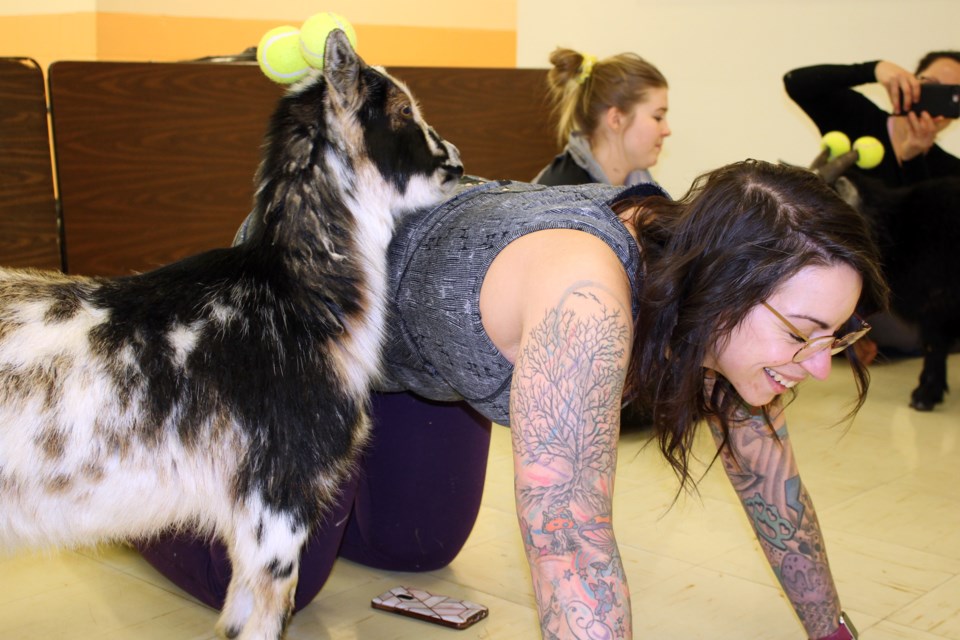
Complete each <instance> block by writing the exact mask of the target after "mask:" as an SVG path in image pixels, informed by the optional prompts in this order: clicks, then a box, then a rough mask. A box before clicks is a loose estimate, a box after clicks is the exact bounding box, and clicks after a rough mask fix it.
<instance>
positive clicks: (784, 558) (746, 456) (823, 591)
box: [711, 412, 840, 638]
mask: <svg viewBox="0 0 960 640" xmlns="http://www.w3.org/2000/svg"><path fill="white" fill-rule="evenodd" d="M778 422H780V423H782V419H780V420H778ZM711 429H712V430H713V434H714V437H715V438H717V439H718V442H719V438H721V437H722V436H721V434H720V431H719V428H718V427H717V425H716V424H713V423H711ZM720 458H721V462H722V464H723V466H724V469H725V470H726V471H727V475H728V476H729V478H730V481H731V483H732V484H733V487H734V489H735V490H736V491H737V493H738V495H739V496H740V500H741V502H742V503H743V506H744V509H745V510H746V512H747V517H748V518H749V519H750V522H751V524H752V525H753V528H754V531H755V532H756V534H757V539H758V540H759V542H760V546H761V547H762V548H763V551H764V553H765V554H766V556H767V560H768V561H769V562H770V566H771V567H772V568H773V570H774V572H775V573H776V575H777V578H778V579H779V580H780V584H781V585H782V587H783V590H784V593H785V594H786V596H787V598H789V600H790V602H791V603H792V604H793V607H794V610H795V611H796V613H797V615H798V617H799V618H800V621H801V623H802V624H803V626H804V628H805V629H806V630H807V633H808V634H809V636H810V637H812V638H817V637H821V636H825V635H828V634H829V633H830V632H831V631H833V629H835V628H836V621H837V619H838V616H839V614H840V604H839V599H838V596H837V592H836V587H835V585H834V583H833V578H832V576H831V573H830V565H829V563H828V561H827V554H826V548H825V547H824V544H823V539H822V537H821V534H820V525H819V522H818V521H817V516H816V512H815V511H814V508H813V503H812V501H811V500H810V496H809V494H807V491H806V489H805V488H804V486H803V483H802V482H801V480H800V475H799V472H798V470H797V467H796V463H795V461H794V457H793V449H792V447H791V445H790V441H789V437H788V434H787V430H786V427H785V426H784V425H782V424H781V426H780V427H779V429H777V430H776V431H774V430H773V429H772V428H771V427H770V426H769V425H768V424H767V423H766V419H765V418H764V417H763V415H762V413H760V412H751V413H749V415H747V414H746V413H739V415H738V416H737V421H736V423H735V425H734V426H733V428H731V430H730V437H729V447H728V448H727V449H725V450H724V451H723V452H721V455H720Z"/></svg>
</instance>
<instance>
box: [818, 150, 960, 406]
mask: <svg viewBox="0 0 960 640" xmlns="http://www.w3.org/2000/svg"><path fill="white" fill-rule="evenodd" d="M856 154H857V152H856V151H850V152H849V153H847V154H845V155H841V156H839V157H838V158H836V159H834V160H832V161H830V162H829V163H828V162H826V161H825V159H824V157H823V156H821V157H820V158H819V159H818V160H817V161H815V162H814V170H816V171H817V172H818V173H819V174H820V175H821V177H823V178H824V180H825V181H826V182H827V183H828V184H831V185H833V186H834V188H835V189H836V190H837V192H838V193H839V194H840V195H841V196H842V197H843V198H844V200H846V201H847V202H848V203H850V204H851V205H853V206H854V207H855V208H856V209H858V210H859V211H860V212H861V213H863V215H864V216H865V217H866V218H867V220H868V221H869V223H870V226H871V228H872V229H873V231H874V234H875V240H876V241H877V244H878V246H879V248H880V253H881V258H882V260H883V270H884V274H885V275H886V277H887V281H888V282H889V284H890V290H891V298H890V307H891V310H892V311H893V312H894V313H895V314H896V315H898V316H899V317H901V318H903V319H904V320H906V321H907V322H909V323H911V324H914V325H916V326H917V327H918V328H919V332H920V343H921V346H922V348H923V369H922V371H921V373H920V384H919V385H918V386H917V388H916V389H914V390H913V392H912V394H911V396H910V406H911V407H913V408H914V409H917V410H918V411H931V410H933V408H934V406H935V405H937V404H939V403H941V402H943V394H944V392H945V391H946V390H947V354H948V353H949V350H950V346H951V344H952V343H953V342H954V341H955V340H956V339H958V338H960V260H958V259H957V253H958V252H960V178H937V179H932V180H927V181H923V182H919V183H916V184H914V185H911V186H907V187H902V188H896V189H893V188H889V187H886V186H885V185H883V184H882V183H881V182H880V181H878V180H876V179H875V178H871V177H869V176H866V175H863V174H862V173H860V172H855V171H851V172H847V169H849V168H850V166H851V165H852V164H853V163H854V162H855V161H856V159H857V155H856Z"/></svg>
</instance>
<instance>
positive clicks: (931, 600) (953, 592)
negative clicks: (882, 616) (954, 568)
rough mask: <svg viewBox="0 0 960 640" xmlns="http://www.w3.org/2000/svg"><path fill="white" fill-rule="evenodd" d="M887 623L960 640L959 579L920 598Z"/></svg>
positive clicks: (952, 639)
mask: <svg viewBox="0 0 960 640" xmlns="http://www.w3.org/2000/svg"><path fill="white" fill-rule="evenodd" d="M890 620H891V621H892V622H896V623H898V624H902V625H905V626H908V627H910V628H911V629H919V630H921V631H926V632H927V633H932V634H934V635H938V636H942V637H944V638H949V639H950V640H960V575H957V576H955V577H953V578H952V579H950V580H949V581H947V582H945V583H944V584H942V585H940V586H938V587H937V588H935V589H932V590H930V591H929V592H928V593H925V594H923V595H922V596H921V597H919V598H917V599H916V600H915V601H914V602H913V603H912V604H910V605H909V606H906V607H904V608H903V609H900V610H899V611H897V613H896V614H894V615H893V616H891V617H890Z"/></svg>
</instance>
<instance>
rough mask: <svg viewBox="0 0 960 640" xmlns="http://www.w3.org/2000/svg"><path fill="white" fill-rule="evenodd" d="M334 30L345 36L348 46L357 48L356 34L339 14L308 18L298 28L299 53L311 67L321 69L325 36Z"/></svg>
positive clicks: (347, 21) (330, 12)
mask: <svg viewBox="0 0 960 640" xmlns="http://www.w3.org/2000/svg"><path fill="white" fill-rule="evenodd" d="M334 29H340V30H341V31H343V32H344V33H345V34H347V40H349V41H350V46H352V47H353V48H354V49H356V48H357V32H356V31H354V29H353V25H352V24H350V21H349V20H347V19H346V18H344V17H343V16H342V15H340V14H339V13H333V12H332V11H325V12H323V13H318V14H316V15H313V16H310V17H309V18H307V20H306V21H305V22H304V23H303V25H302V26H301V27H300V51H301V53H303V57H304V58H306V59H307V62H309V63H310V64H311V65H312V66H314V67H316V68H317V69H322V68H323V51H324V49H326V47H327V36H328V35H330V32H331V31H333V30H334Z"/></svg>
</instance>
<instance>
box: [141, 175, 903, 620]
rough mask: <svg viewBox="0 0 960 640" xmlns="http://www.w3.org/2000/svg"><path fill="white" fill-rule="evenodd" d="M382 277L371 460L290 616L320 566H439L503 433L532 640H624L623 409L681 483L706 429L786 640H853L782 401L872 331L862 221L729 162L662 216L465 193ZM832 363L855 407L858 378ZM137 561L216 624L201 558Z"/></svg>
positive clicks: (656, 201)
mask: <svg viewBox="0 0 960 640" xmlns="http://www.w3.org/2000/svg"><path fill="white" fill-rule="evenodd" d="M241 237H242V230H241ZM390 268H391V288H390V296H391V299H390V307H391V308H390V312H391V320H390V323H389V338H388V344H387V348H386V352H385V369H386V370H385V375H384V383H383V384H384V389H383V391H384V392H385V393H382V394H377V395H376V397H375V398H374V408H375V414H374V433H373V443H372V445H371V447H370V449H369V451H368V452H367V455H366V458H365V460H364V463H363V468H362V469H361V470H360V472H359V473H358V474H357V479H356V481H355V482H354V483H352V484H351V485H350V486H347V487H344V488H343V497H342V500H341V505H340V511H339V512H338V513H333V514H331V515H330V517H329V518H328V520H327V523H326V524H325V525H324V526H323V527H321V528H320V529H319V530H318V531H317V533H316V535H315V536H314V537H313V539H312V540H311V542H310V543H309V545H308V547H307V548H306V550H305V552H304V558H303V561H302V563H301V570H300V584H299V587H298V593H297V602H298V606H301V607H302V606H304V605H305V604H306V603H308V602H309V601H310V599H312V598H313V597H314V596H315V595H316V593H317V592H318V591H319V589H320V587H321V586H322V585H323V582H324V581H325V580H326V577H327V574H328V572H329V570H330V566H331V565H332V563H333V561H334V558H335V557H336V556H337V554H338V553H339V554H340V555H342V556H344V557H348V558H351V559H353V560H355V561H358V562H363V563H366V564H369V565H371V566H375V567H379V568H385V569H392V570H407V571H413V570H430V569H435V568H437V567H439V566H442V565H443V564H445V563H447V562H449V561H450V560H452V558H453V557H454V556H455V555H456V553H457V551H459V549H460V548H461V546H462V544H463V542H464V541H465V540H466V537H467V535H469V532H470V529H471V527H472V525H473V522H474V520H475V518H476V513H477V509H478V507H479V500H480V496H481V493H482V486H483V479H484V471H485V465H486V452H487V444H488V438H489V422H488V421H490V420H492V421H494V422H497V423H500V424H504V425H507V426H509V427H510V429H511V431H512V440H513V450H514V458H515V484H516V498H517V513H518V516H519V521H520V529H521V534H522V537H523V543H524V545H525V549H526V552H527V557H528V560H529V563H530V568H531V572H532V575H533V587H534V592H535V596H536V599H537V602H538V606H539V616H540V624H541V628H542V631H543V634H544V636H545V637H556V638H570V637H580V636H579V635H577V634H578V630H577V629H575V628H573V627H572V626H570V625H571V624H577V625H587V624H588V625H589V626H590V628H591V629H592V630H593V632H596V634H595V636H596V637H624V638H629V637H631V634H632V622H631V617H630V595H629V591H628V588H627V580H626V576H625V574H624V569H623V565H622V562H621V559H620V555H619V552H618V548H617V542H616V537H615V536H614V530H613V524H614V523H613V520H612V518H611V515H612V513H611V512H612V499H613V495H612V492H613V486H614V472H615V468H616V457H617V456H616V454H617V451H616V445H617V437H618V431H619V420H620V408H621V406H622V404H623V401H624V399H630V398H633V397H638V398H639V399H640V400H641V401H642V402H644V403H645V406H649V407H652V408H653V417H654V420H655V429H656V434H657V438H658V441H659V444H660V448H661V450H662V452H663V454H664V455H665V456H666V458H667V460H668V461H669V462H670V464H671V465H672V466H673V467H674V469H675V470H676V471H677V474H678V476H679V478H680V480H681V481H682V482H684V483H686V482H689V481H690V477H689V472H688V466H687V461H688V457H689V455H690V448H691V446H692V443H693V441H694V436H695V429H696V427H697V425H698V424H699V423H700V422H701V421H705V422H706V423H707V424H709V425H710V429H711V432H712V433H713V435H714V437H715V439H716V442H717V446H718V451H719V457H720V460H721V461H722V464H723V467H724V469H725V471H726V472H727V474H728V475H729V477H730V479H731V481H732V482H733V485H734V488H735V489H736V491H737V492H738V494H739V495H740V497H741V499H742V500H743V502H744V505H745V507H746V509H747V512H748V514H751V517H753V514H757V513H772V512H773V511H774V510H776V512H777V513H779V515H780V518H781V519H782V522H780V523H779V525H780V526H779V527H778V528H777V530H776V531H773V530H771V529H770V528H769V527H768V526H766V523H765V522H762V521H760V520H754V522H753V525H754V528H755V531H756V533H757V537H758V539H759V541H760V545H761V546H762V548H763V550H764V552H765V553H766V556H767V559H768V560H769V562H770V564H771V565H772V567H773V569H774V572H775V573H776V575H778V576H779V577H780V579H781V581H782V586H783V589H784V592H785V594H786V596H787V598H788V599H789V600H790V602H791V603H793V606H794V609H795V610H796V613H797V615H798V617H799V619H800V622H801V624H802V625H803V627H804V629H805V630H806V633H807V636H808V637H810V638H848V637H853V636H852V635H850V634H849V631H848V630H847V627H846V626H845V625H844V624H843V623H842V618H841V611H840V602H839V596H838V594H837V591H836V588H835V585H834V582H833V579H832V577H831V574H830V568H829V564H828V562H827V557H826V552H825V550H824V545H823V544H822V541H821V537H820V529H819V525H818V523H817V518H816V513H815V511H814V508H813V504H812V502H811V501H810V498H809V496H808V494H807V492H806V490H805V489H804V486H803V484H802V483H801V482H800V477H799V473H798V470H797V465H796V462H795V460H794V456H793V450H792V448H791V445H790V440H789V438H788V435H787V429H786V423H785V419H784V412H783V404H784V403H783V402H782V401H781V396H782V395H783V394H784V393H786V392H788V391H790V390H791V389H793V388H795V387H796V385H797V384H799V383H800V382H802V381H804V380H806V379H807V378H811V377H812V378H816V379H822V378H825V377H826V376H827V375H828V374H829V372H830V369H831V367H832V364H833V361H832V359H831V356H832V355H833V354H835V353H838V352H840V351H842V350H843V349H845V348H846V347H847V346H849V345H850V344H852V343H853V342H854V341H855V340H856V339H857V338H859V337H860V336H862V335H863V334H864V333H866V331H867V329H868V328H869V327H867V326H866V325H865V324H863V323H862V322H861V321H859V320H858V319H857V318H856V317H855V316H854V309H855V308H857V305H858V303H859V304H861V305H862V308H864V309H867V310H872V309H876V308H881V307H883V306H884V305H885V303H886V296H887V289H886V285H885V283H884V281H883V278H882V276H881V275H880V271H879V268H878V261H877V252H876V248H875V247H874V246H873V244H872V242H871V240H870V233H869V232H868V230H867V228H866V226H865V223H864V221H863V219H862V218H861V217H860V216H859V215H858V214H857V213H856V212H854V211H853V210H852V209H851V208H850V207H848V206H847V205H846V204H844V203H843V202H842V201H841V200H840V199H839V198H838V197H837V196H836V195H835V194H834V193H833V192H832V191H830V190H829V189H828V188H827V187H826V186H825V185H824V184H823V183H822V182H821V181H820V180H819V178H817V177H816V176H814V175H813V174H811V173H809V172H806V171H803V170H799V169H793V168H788V167H783V166H777V165H772V164H767V163H763V162H753V161H749V162H743V163H738V164H734V165H730V166H727V167H723V168H721V169H719V170H717V171H715V172H713V173H710V174H708V175H706V176H704V177H702V178H701V179H700V180H698V182H697V183H696V184H695V185H694V187H693V189H692V190H691V191H690V193H689V194H688V195H687V196H686V197H684V198H683V199H682V200H680V201H676V202H675V201H671V200H670V199H668V198H666V197H665V196H664V195H663V193H662V192H661V191H660V190H659V188H657V187H656V186H653V185H637V186H634V187H629V188H623V187H614V186H609V185H600V184H583V185H576V186H561V187H544V186H540V185H529V184H520V183H511V182H483V181H476V182H473V183H465V184H464V185H463V187H462V188H461V190H460V191H459V192H458V193H457V194H456V195H455V196H453V197H452V198H451V199H449V200H448V201H446V202H444V203H442V204H441V205H439V206H437V207H435V208H433V209H430V210H424V211H421V212H418V213H416V214H413V215H410V216H408V217H406V218H404V219H403V220H402V221H401V223H400V226H399V228H398V230H397V234H396V238H395V240H394V243H393V245H392V247H391V251H390ZM846 356H847V360H848V361H849V363H850V365H851V367H852V369H853V372H854V374H855V378H856V380H857V382H858V388H859V390H860V397H859V404H858V405H857V407H859V406H860V404H862V402H863V400H864V393H865V392H866V385H867V376H866V372H865V369H864V367H863V366H862V365H861V364H860V363H859V362H858V361H857V360H856V356H855V355H854V354H853V352H852V350H848V351H846ZM386 392H402V393H386ZM414 394H416V395H414ZM558 523H563V524H564V525H565V526H558ZM705 533H707V532H705ZM144 553H145V555H146V556H147V558H148V559H149V560H150V561H151V562H153V563H154V564H155V565H156V566H157V567H158V568H159V569H160V570H161V571H163V572H164V573H165V574H166V575H168V576H170V577H171V579H173V580H174V581H176V582H177V583H178V584H180V585H181V586H182V587H184V588H185V589H186V590H187V591H190V592H191V593H193V594H194V595H196V596H197V597H199V598H201V599H202V600H204V601H206V602H208V603H209V604H212V605H213V606H219V605H220V604H222V601H223V595H224V589H225V588H226V584H227V581H228V577H229V564H228V562H227V560H226V559H225V556H224V554H223V553H222V550H221V548H220V547H218V546H217V545H216V544H214V545H212V546H211V545H210V544H208V543H206V542H203V541H201V540H200V539H196V538H192V537H190V536H179V537H168V538H163V539H160V540H159V541H156V542H154V543H151V544H150V545H149V546H147V547H145V548H144ZM569 612H576V613H577V614H578V615H577V616H569V615H567V614H568V613H569ZM574 618H576V619H577V622H576V623H574V622H573V620H574ZM592 637H593V636H592Z"/></svg>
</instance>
